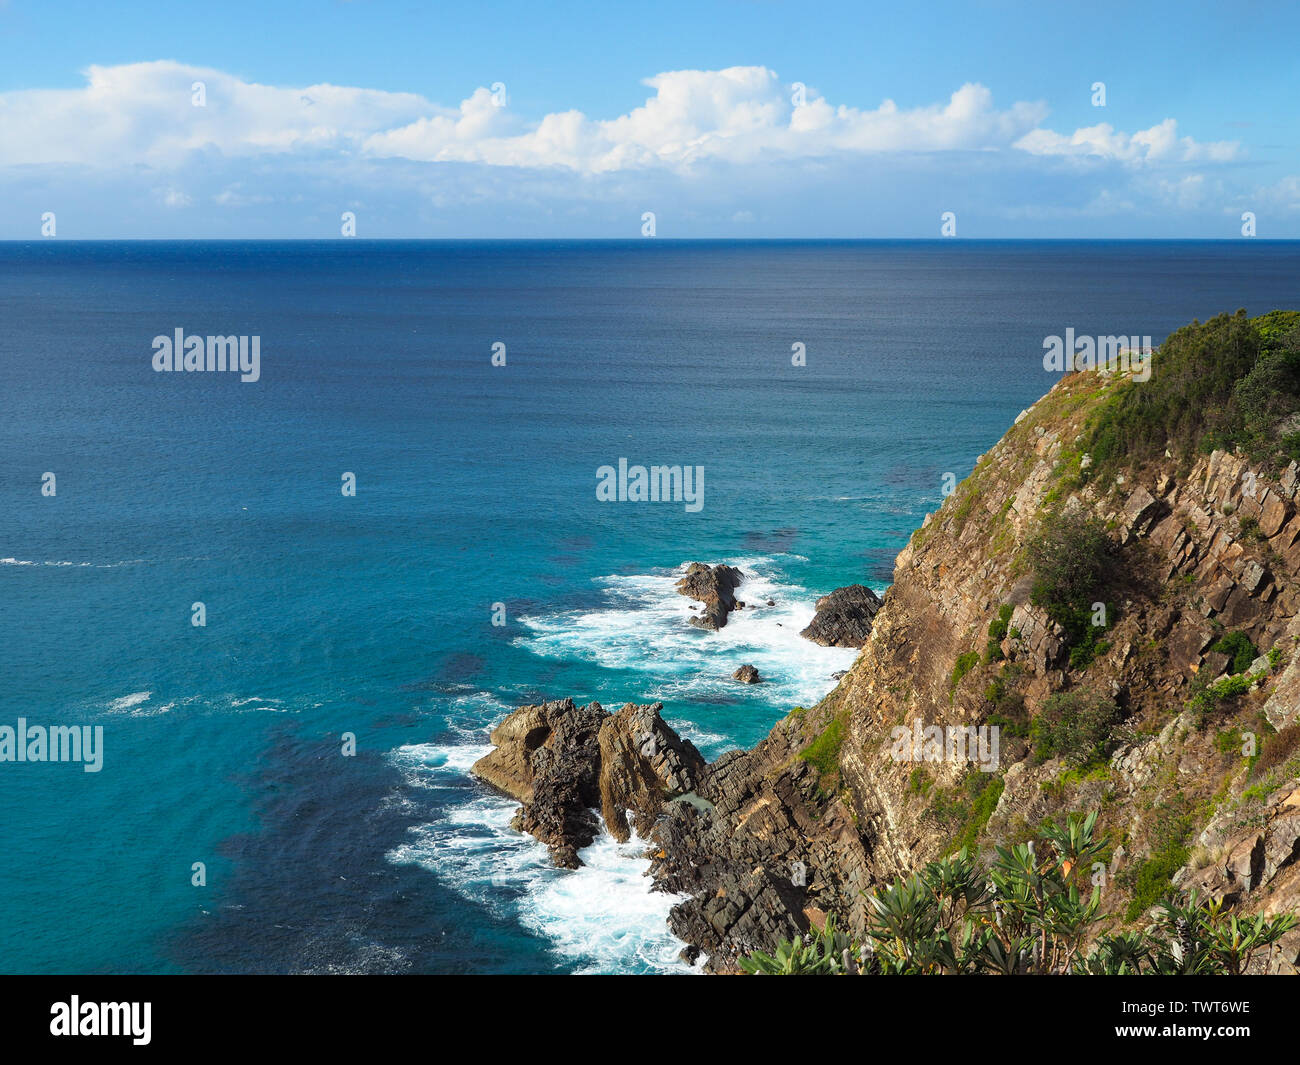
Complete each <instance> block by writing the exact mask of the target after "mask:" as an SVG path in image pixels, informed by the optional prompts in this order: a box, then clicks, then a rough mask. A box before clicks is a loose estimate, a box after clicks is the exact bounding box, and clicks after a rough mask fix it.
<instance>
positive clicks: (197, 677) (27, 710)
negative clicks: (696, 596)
mask: <svg viewBox="0 0 1300 1065" xmlns="http://www.w3.org/2000/svg"><path fill="white" fill-rule="evenodd" d="M1238 307H1245V308H1246V309H1247V310H1248V311H1249V312H1250V313H1251V314H1258V313H1263V312H1265V311H1268V310H1271V309H1273V308H1276V307H1291V308H1294V307H1300V248H1298V247H1297V246H1296V245H1293V244H1289V243H1285V242H1276V243H1274V242H1264V241H1255V240H1241V241H1237V242H1145V241H1131V242H1047V241H1044V242H1025V243H1020V242H969V241H960V242H959V241H934V242H925V241H921V242H908V241H881V242H831V241H812V242H796V241H790V242H783V241H767V242H707V241H700V242H673V241H664V240H657V239H646V240H641V241H636V242H618V241H612V242H578V241H574V242H564V241H556V242H479V241H475V242H468V241H466V242H422V241H403V242H385V241H363V240H336V241H328V242H235V241H230V242H139V243H134V242H126V243H98V242H86V243H79V242H66V241H61V240H57V241H56V240H50V241H46V242H43V243H21V242H11V243H0V320H2V321H3V328H0V456H2V459H0V647H3V663H4V670H3V684H0V725H10V726H14V725H16V723H17V721H18V719H19V718H22V719H25V721H26V722H27V723H28V724H29V725H40V726H52V725H67V726H91V727H95V726H100V727H102V729H103V733H102V735H103V746H102V757H103V761H102V768H100V770H99V771H98V772H85V771H84V768H83V767H82V766H79V765H77V764H72V763H67V762H63V763H56V762H27V763H14V762H3V763H0V804H2V806H3V810H4V812H5V816H4V818H3V821H2V822H0V914H3V921H4V926H5V928H4V934H3V936H0V971H3V972H7V973H12V972H22V973H136V972H158V973H172V972H313V973H334V972H337V973H354V972H383V973H408V972H410V973H414V972H436V973H526V972H565V973H676V972H683V973H684V972H688V971H689V969H688V968H687V966H686V965H684V964H683V963H682V962H680V961H679V960H678V958H677V952H678V950H679V949H680V947H681V944H680V943H678V942H677V941H675V940H674V939H673V938H672V937H671V936H670V935H669V934H668V932H667V929H666V926H665V917H666V914H667V911H668V909H669V907H670V906H671V905H672V902H673V901H674V900H673V899H672V898H671V897H669V896H665V895H662V894H657V893H652V892H650V891H649V890H648V887H649V881H648V879H647V878H646V877H645V876H644V875H643V874H644V872H645V870H646V868H648V862H646V861H645V860H644V859H642V858H641V857H640V852H641V849H642V847H641V846H639V845H638V843H637V842H636V841H633V842H632V843H630V844H625V845H619V844H617V843H615V842H614V841H613V840H612V839H610V838H608V837H605V838H603V839H599V840H597V842H596V843H595V844H593V845H592V847H591V848H589V849H588V851H586V852H584V854H583V859H584V861H585V862H586V865H585V866H584V868H582V869H580V870H577V871H560V870H556V869H553V868H552V867H551V866H550V865H549V863H548V859H547V856H546V852H545V849H544V848H543V847H542V846H541V845H540V844H538V843H536V842H535V841H533V840H532V839H531V837H522V836H519V835H517V834H515V833H513V832H511V830H510V828H509V822H510V818H511V815H512V812H513V809H514V804H513V803H512V802H511V801H510V800H508V799H505V798H503V797H501V796H499V795H497V794H494V793H493V792H491V791H490V790H489V789H487V788H486V787H484V786H482V785H480V784H478V783H476V782H474V781H473V780H471V779H470V778H469V776H468V774H467V770H468V767H469V765H470V764H471V763H472V762H473V761H474V760H475V759H476V758H477V757H479V756H481V755H482V754H483V753H485V752H486V751H487V750H488V746H487V744H488V741H487V732H488V730H489V729H490V728H491V726H492V725H494V724H495V723H497V722H498V721H500V720H501V718H502V717H504V716H505V715H506V714H507V713H508V712H509V711H510V710H511V709H512V708H513V707H515V706H517V705H520V704H523V703H527V702H535V701H538V700H542V699H552V698H561V697H564V696H572V697H573V698H574V699H575V700H577V701H580V702H587V701H589V700H592V699H596V700H599V701H600V702H601V703H602V704H604V705H605V706H606V707H607V708H610V709H616V708H617V707H619V706H621V705H622V704H623V703H624V702H628V701H635V702H647V701H661V702H662V703H663V704H664V710H663V714H664V717H665V718H666V720H667V721H668V722H669V723H670V724H672V725H673V726H674V727H675V728H676V729H678V730H679V731H680V732H681V733H682V734H683V735H684V736H686V737H687V738H689V739H691V740H692V741H693V742H695V743H696V745H697V746H699V748H700V749H701V751H702V752H703V753H704V754H705V755H706V757H709V758H713V757H716V756H717V755H719V754H721V753H723V752H724V751H726V750H729V749H732V748H735V747H738V746H748V745H751V744H753V743H754V742H756V741H757V740H758V739H760V738H761V737H762V736H763V735H764V734H766V732H767V731H768V730H769V729H770V728H771V726H772V725H773V723H774V722H775V721H777V720H778V719H779V718H780V717H781V716H783V715H784V714H785V713H786V712H788V711H789V709H790V708H791V707H793V706H796V705H809V704H811V703H812V702H814V701H816V700H817V699H818V698H820V697H821V696H822V695H823V694H825V693H826V692H827V691H829V690H830V689H831V688H832V687H833V686H834V683H835V682H834V681H833V680H832V679H831V675H832V674H833V673H835V672H836V671H838V670H842V669H846V668H848V667H849V665H850V664H851V663H852V661H853V657H854V652H853V651H846V650H841V649H828V648H820V647H817V646H815V645H813V644H811V643H809V642H807V641H805V640H803V639H801V638H800V637H799V635H798V632H799V630H800V629H801V628H802V627H803V626H804V625H805V624H806V623H807V621H808V620H809V619H810V618H811V617H812V613H813V603H814V601H815V599H816V598H817V596H819V595H821V594H825V593H826V592H828V591H830V590H831V589H832V588H835V587H837V586H839V585H843V584H848V583H852V582H862V583H866V584H869V585H871V586H872V587H873V588H875V589H876V590H877V591H883V590H884V589H885V588H886V587H887V586H888V584H889V581H890V574H891V570H892V563H893V558H894V556H895V555H896V554H897V552H898V550H899V549H900V548H901V547H902V546H903V545H904V543H905V542H906V540H907V538H908V536H909V535H910V533H911V531H912V529H913V528H914V527H915V526H916V525H918V524H919V523H920V521H921V519H922V518H923V517H924V515H925V514H926V513H927V512H928V511H931V510H934V509H935V508H936V507H937V506H938V505H939V503H940V502H941V500H942V490H943V485H944V481H945V475H952V476H953V477H955V478H957V479H960V478H961V477H964V476H965V475H966V474H967V473H969V471H970V470H971V468H972V467H973V465H974V463H975V460H976V458H977V457H978V456H979V455H980V454H981V453H983V452H984V451H985V450H987V449H988V448H989V447H990V446H991V445H992V444H993V443H994V442H995V441H996V440H997V439H998V438H999V437H1000V436H1001V435H1002V433H1003V432H1004V431H1005V430H1006V428H1007V427H1008V426H1009V425H1010V424H1011V423H1012V421H1013V419H1014V418H1015V416H1016V415H1017V414H1018V413H1019V412H1020V411H1021V410H1022V409H1024V408H1025V407H1027V406H1028V405H1029V404H1031V403H1032V402H1033V401H1034V400H1036V399H1037V398H1038V397H1039V396H1041V395H1042V394H1043V393H1044V392H1045V391H1046V390H1047V389H1048V388H1049V387H1050V386H1051V384H1052V383H1053V380H1054V378H1053V376H1052V375H1050V374H1049V373H1047V372H1045V371H1044V369H1043V364H1042V358H1043V351H1044V348H1043V343H1044V339H1045V338H1047V337H1049V336H1053V335H1064V334H1065V331H1066V330H1067V329H1069V328H1072V329H1073V330H1074V331H1075V334H1076V335H1094V336H1100V335H1112V334H1123V335H1131V336H1143V335H1149V336H1151V337H1152V338H1153V340H1154V342H1155V343H1157V344H1158V343H1159V342H1160V340H1161V339H1162V338H1163V337H1164V336H1165V335H1166V334H1167V333H1168V332H1170V331H1171V330H1173V329H1175V328H1177V327H1178V326H1180V325H1182V324H1184V323H1186V322H1188V321H1190V320H1191V319H1193V318H1201V319H1205V318H1207V317H1210V316H1212V315H1214V314H1216V313H1219V312H1221V311H1225V310H1226V311H1233V310H1236V309H1237V308H1238ZM177 329H182V330H184V333H185V334H186V335H197V336H210V335H219V336H243V337H249V338H252V337H256V338H258V344H259V347H258V350H259V353H260V366H259V371H260V376H259V379H258V380H256V381H242V380H241V379H240V376H239V375H238V374H235V373H231V372H228V371H227V372H220V371H214V372H202V373H185V372H180V373H177V372H157V371H155V369H154V368H153V364H152V362H153V357H154V338H155V337H159V336H166V337H171V336H173V335H174V332H175V330H177ZM501 346H503V347H501ZM799 346H802V348H801V349H800V348H799ZM799 350H802V352H803V358H804V363H805V364H803V365H795V364H794V363H795V362H797V361H799V360H798V359H796V358H794V356H795V354H796V352H798V351H799ZM494 351H495V352H497V354H498V356H500V354H501V353H502V352H504V363H505V364H504V365H494V364H493V353H494ZM497 361H498V362H499V361H501V359H500V358H499V357H498V359H497ZM620 459H624V460H626V462H627V463H628V464H631V465H636V464H642V465H646V466H650V465H681V466H684V467H692V468H695V467H698V468H702V470H703V496H702V501H703V506H702V507H700V508H699V509H694V510H693V509H691V508H688V506H687V505H685V504H684V502H682V501H660V502H603V501H601V500H599V499H598V498H597V494H596V485H597V470H598V469H599V468H600V467H602V466H606V465H609V466H614V467H617V466H618V464H619V461H620ZM47 474H53V475H54V478H53V480H52V482H51V480H50V478H48V477H47V476H46V475H47ZM348 474H351V475H352V476H353V478H354V479H355V494H354V495H352V494H345V492H344V490H343V489H344V487H345V486H346V482H347V478H346V475H348ZM50 484H52V485H53V488H54V491H53V494H49V491H48V487H47V486H49V485H50ZM43 488H46V490H44V491H43ZM691 561H706V562H710V563H716V562H728V563H731V564H733V565H737V566H739V567H740V568H741V569H742V570H743V571H744V572H745V573H746V575H747V576H748V577H749V583H747V584H746V585H745V586H744V587H743V588H742V589H741V591H740V597H741V598H743V599H744V600H745V601H746V602H747V603H749V604H753V605H754V606H755V608H754V609H746V610H744V611H742V612H740V613H739V614H738V615H733V619H732V621H731V623H730V624H729V625H728V626H727V627H726V628H725V629H724V630H722V631H721V632H719V633H717V634H712V635H710V634H705V633H702V632H699V631H697V630H694V629H692V628H690V627H689V626H688V624H687V619H688V618H689V616H690V612H689V609H688V606H689V604H688V602H687V600H685V599H684V598H683V597H681V596H679V595H677V594H676V592H675V591H674V589H673V582H674V579H675V576H676V575H677V573H678V572H679V571H680V569H681V568H682V567H683V566H684V565H685V564H686V563H689V562H691ZM769 599H771V600H772V601H773V603H774V605H772V606H768V605H767V601H768V600H769ZM196 604H202V609H201V610H199V608H198V607H197V606H196ZM200 616H201V620H203V621H204V622H205V624H203V625H196V624H194V623H193V622H194V621H195V620H196V618H199V617H200ZM494 619H495V620H497V621H504V624H493V621H494ZM742 663H752V664H754V665H756V666H757V667H758V669H759V671H760V673H761V674H762V675H763V676H764V677H765V678H766V682H765V683H763V684H760V685H756V686H752V687H751V686H746V685H740V684H738V683H736V682H734V681H733V680H731V673H732V671H733V670H734V669H736V667H737V666H739V665H741V664H742ZM347 735H350V736H352V737H354V740H355V754H354V755H350V754H346V753H345V746H346V745H347V739H346V736H347ZM200 863H201V864H200ZM196 881H201V883H196Z"/></svg>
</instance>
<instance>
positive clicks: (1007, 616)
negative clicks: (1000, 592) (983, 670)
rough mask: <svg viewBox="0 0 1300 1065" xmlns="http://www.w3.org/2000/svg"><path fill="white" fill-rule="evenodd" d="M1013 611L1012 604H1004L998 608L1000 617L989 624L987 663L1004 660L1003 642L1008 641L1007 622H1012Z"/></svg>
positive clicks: (986, 650)
mask: <svg viewBox="0 0 1300 1065" xmlns="http://www.w3.org/2000/svg"><path fill="white" fill-rule="evenodd" d="M1012 609H1013V608H1012V606H1011V604H1010V603H1003V604H1002V606H1001V607H999V608H998V616H997V617H995V618H994V619H993V620H992V621H990V622H989V642H988V643H987V644H986V645H985V646H984V661H985V662H1000V661H1001V660H1002V658H1003V655H1002V641H1003V640H1004V639H1006V635H1007V622H1009V621H1010V620H1011V614H1012Z"/></svg>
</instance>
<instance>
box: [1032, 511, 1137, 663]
mask: <svg viewBox="0 0 1300 1065" xmlns="http://www.w3.org/2000/svg"><path fill="white" fill-rule="evenodd" d="M1025 555H1026V558H1027V560H1028V562H1029V567H1030V571H1031V573H1032V574H1033V585H1032V586H1031V588H1030V592H1029V600H1030V602H1031V603H1033V604H1034V605H1035V606H1038V607H1042V608H1043V610H1045V611H1046V612H1047V616H1048V617H1049V618H1051V619H1052V620H1053V621H1055V622H1056V623H1057V624H1058V625H1060V626H1061V628H1063V629H1064V630H1065V643H1066V646H1067V647H1068V648H1070V649H1071V651H1072V652H1073V651H1074V650H1075V649H1078V648H1082V650H1080V651H1079V653H1078V655H1077V656H1076V657H1075V659H1074V661H1072V662H1071V666H1072V668H1083V667H1084V666H1086V665H1088V663H1090V662H1091V661H1092V659H1093V657H1094V656H1095V655H1096V654H1097V641H1098V640H1099V639H1100V638H1101V634H1102V633H1104V632H1105V631H1106V628H1107V626H1102V625H1094V624H1093V623H1092V622H1093V606H1092V605H1093V603H1096V602H1104V593H1105V591H1106V589H1107V587H1108V586H1109V585H1110V584H1111V583H1112V582H1113V581H1114V580H1115V577H1116V575H1117V574H1118V571H1119V561H1118V555H1117V553H1116V549H1115V544H1114V542H1113V541H1112V540H1111V538H1110V537H1109V536H1108V535H1107V533H1106V526H1105V525H1104V524H1103V523H1102V522H1101V520H1100V519H1098V518H1095V517H1092V516H1090V515H1087V514H1085V513H1084V512H1083V511H1081V510H1078V509H1074V510H1056V511H1053V512H1052V513H1050V514H1048V515H1047V516H1046V517H1045V518H1044V519H1043V523H1042V525H1041V526H1040V527H1039V530H1038V532H1037V534H1036V535H1035V536H1033V537H1032V538H1031V539H1030V540H1029V542H1028V544H1026V545H1025ZM1111 616H1112V615H1111V609H1110V607H1109V606H1107V607H1106V619H1107V621H1108V622H1109V621H1110V620H1111ZM1076 663H1077V664H1076Z"/></svg>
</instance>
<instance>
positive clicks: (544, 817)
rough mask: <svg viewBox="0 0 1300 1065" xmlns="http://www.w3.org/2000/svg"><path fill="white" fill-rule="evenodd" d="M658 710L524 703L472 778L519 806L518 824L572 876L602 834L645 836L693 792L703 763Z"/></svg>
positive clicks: (494, 736)
mask: <svg viewBox="0 0 1300 1065" xmlns="http://www.w3.org/2000/svg"><path fill="white" fill-rule="evenodd" d="M662 709H663V704H662V703H653V704H649V705H640V706H639V705H635V704H632V703H628V704H627V705H626V706H624V707H623V708H622V709H621V710H620V711H618V713H616V714H610V713H609V712H608V711H606V710H605V708H604V707H602V706H601V705H600V703H596V702H593V703H591V704H590V705H588V706H578V705H576V704H575V703H574V702H573V700H572V699H559V700H556V701H554V702H548V703H541V704H539V705H536V706H522V707H520V708H519V709H518V710H516V711H515V712H514V713H512V714H510V716H508V717H507V718H506V719H505V720H504V721H502V722H501V724H500V725H498V726H497V727H496V728H495V729H493V731H492V735H491V740H492V743H493V744H494V749H493V750H492V751H490V752H489V753H488V754H486V755H484V756H483V757H482V758H480V759H479V760H478V761H477V762H475V763H474V765H473V767H472V769H471V772H472V773H473V774H474V775H475V776H476V777H478V778H479V779H480V780H483V781H485V782H486V783H488V784H491V785H492V786H493V787H495V788H497V789H498V790H500V791H503V792H505V793H506V794H507V795H509V796H511V798H514V799H517V800H519V802H520V803H522V805H521V806H520V808H519V811H518V813H516V815H515V818H514V820H513V821H512V822H511V824H512V826H513V827H514V828H515V829H517V830H518V831H521V832H528V833H531V834H532V835H534V836H536V837H537V838H538V839H539V840H541V841H542V842H543V843H545V844H546V845H547V847H548V848H549V849H550V853H551V858H552V860H553V861H554V862H555V864H556V865H558V866H561V867H563V868H567V869H576V868H578V867H579V866H580V865H581V864H582V861H581V859H580V858H579V857H578V852H579V851H580V850H582V848H584V847H586V846H588V845H589V844H590V843H591V842H592V841H593V840H594V839H595V838H596V835H597V833H598V832H599V830H600V822H599V820H598V819H597V817H596V814H595V810H596V809H600V811H601V813H602V815H603V817H604V821H605V824H606V826H607V827H608V829H609V831H610V834H611V835H612V836H614V838H615V839H617V840H619V841H620V842H626V841H627V840H628V839H630V838H631V832H630V828H629V820H628V815H629V814H630V815H631V825H632V827H635V829H636V831H637V833H638V834H639V835H648V834H649V832H650V829H651V826H652V825H653V824H654V821H655V819H656V818H657V817H658V815H659V813H660V812H661V810H662V808H663V804H664V802H665V801H667V800H668V799H669V798H672V797H674V796H677V795H681V794H685V793H689V792H691V791H692V790H694V788H695V786H696V778H697V776H698V774H699V773H700V771H701V770H702V769H703V767H704V759H703V758H702V757H701V756H700V753H699V752H698V751H697V750H696V749H695V747H694V746H693V745H692V744H691V743H690V742H689V741H685V740H682V739H680V738H679V737H678V736H677V734H676V733H675V732H673V730H672V729H670V728H669V727H668V726H667V725H665V724H664V722H663V721H662V720H661V719H660V717H659V712H660V710H662Z"/></svg>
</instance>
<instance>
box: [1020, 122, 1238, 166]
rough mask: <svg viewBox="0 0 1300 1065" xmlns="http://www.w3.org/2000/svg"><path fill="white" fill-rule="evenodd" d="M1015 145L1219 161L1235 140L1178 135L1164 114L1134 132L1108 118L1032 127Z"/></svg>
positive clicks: (1232, 150)
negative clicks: (1062, 127) (1074, 125)
mask: <svg viewBox="0 0 1300 1065" xmlns="http://www.w3.org/2000/svg"><path fill="white" fill-rule="evenodd" d="M1016 147H1017V148H1019V149H1021V150H1022V151H1026V152H1029V153H1030V154H1031V155H1067V156H1080V157H1085V156H1086V157H1093V158H1098V159H1104V160H1110V161H1117V162H1121V163H1131V164H1141V163H1195V162H1212V163H1223V162H1228V161H1230V160H1232V159H1235V158H1237V156H1238V154H1239V152H1240V144H1239V143H1238V142H1237V141H1211V142H1206V143H1199V142H1197V141H1195V140H1193V139H1192V138H1191V137H1179V136H1178V123H1177V122H1176V121H1175V120H1174V119H1172V118H1166V119H1165V120H1164V121H1163V122H1161V123H1159V124H1158V125H1155V126H1152V127H1151V128H1150V129H1144V130H1139V131H1138V132H1137V133H1121V132H1118V131H1117V130H1116V129H1115V128H1114V127H1113V126H1111V125H1110V123H1108V122H1103V123H1101V124H1099V125H1096V126H1085V127H1082V128H1080V129H1076V130H1075V131H1074V132H1073V133H1071V134H1070V135H1068V136H1066V135H1065V134H1061V133H1056V132H1054V131H1053V130H1050V129H1035V130H1032V131H1031V132H1029V133H1027V134H1025V136H1023V137H1021V138H1020V140H1019V141H1017V142H1016Z"/></svg>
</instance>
